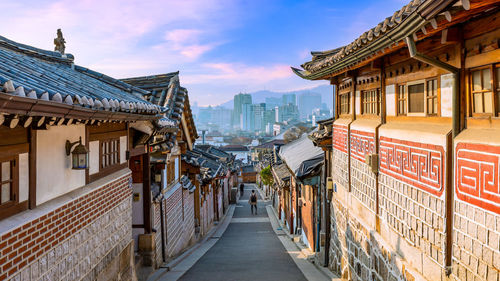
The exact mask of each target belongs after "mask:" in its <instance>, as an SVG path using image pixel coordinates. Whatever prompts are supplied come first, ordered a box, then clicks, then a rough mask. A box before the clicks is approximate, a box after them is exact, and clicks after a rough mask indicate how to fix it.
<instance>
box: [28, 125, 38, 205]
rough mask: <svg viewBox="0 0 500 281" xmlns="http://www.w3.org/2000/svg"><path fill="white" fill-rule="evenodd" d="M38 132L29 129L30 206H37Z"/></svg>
mask: <svg viewBox="0 0 500 281" xmlns="http://www.w3.org/2000/svg"><path fill="white" fill-rule="evenodd" d="M36 134H37V131H36V130H34V129H33V128H31V129H30V130H29V156H28V157H29V195H28V201H29V203H28V204H29V208H30V209H34V208H35V207H36V148H37V146H36Z"/></svg>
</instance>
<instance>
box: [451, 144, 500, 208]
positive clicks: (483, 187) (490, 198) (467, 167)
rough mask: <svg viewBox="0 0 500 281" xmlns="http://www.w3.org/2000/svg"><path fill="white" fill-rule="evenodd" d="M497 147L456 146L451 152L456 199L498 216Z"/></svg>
mask: <svg viewBox="0 0 500 281" xmlns="http://www.w3.org/2000/svg"><path fill="white" fill-rule="evenodd" d="M499 162H500V147H499V146H490V145H483V144H469V143H459V144H457V147H456V153H455V163H456V164H455V191H456V193H457V197H458V198H459V199H460V200H463V201H466V202H469V203H471V204H473V205H476V206H478V207H481V208H483V209H486V210H489V211H492V212H495V213H500V183H499V179H498V177H499V173H500V171H499V169H500V165H499Z"/></svg>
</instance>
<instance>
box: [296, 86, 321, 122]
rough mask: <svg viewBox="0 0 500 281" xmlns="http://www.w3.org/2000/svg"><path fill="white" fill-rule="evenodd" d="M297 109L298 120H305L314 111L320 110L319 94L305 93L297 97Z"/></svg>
mask: <svg viewBox="0 0 500 281" xmlns="http://www.w3.org/2000/svg"><path fill="white" fill-rule="evenodd" d="M298 108H299V112H300V119H302V120H304V119H307V117H308V116H309V115H311V114H312V111H313V110H314V109H316V108H321V94H318V93H311V92H306V93H303V94H301V95H299V98H298Z"/></svg>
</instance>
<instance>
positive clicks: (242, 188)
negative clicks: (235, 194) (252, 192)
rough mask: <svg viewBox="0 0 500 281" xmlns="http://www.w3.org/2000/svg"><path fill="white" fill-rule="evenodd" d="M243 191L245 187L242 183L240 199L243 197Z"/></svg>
mask: <svg viewBox="0 0 500 281" xmlns="http://www.w3.org/2000/svg"><path fill="white" fill-rule="evenodd" d="M244 190H245V185H244V184H243V183H240V197H242V196H243V191H244Z"/></svg>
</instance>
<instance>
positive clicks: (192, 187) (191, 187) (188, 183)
mask: <svg viewBox="0 0 500 281" xmlns="http://www.w3.org/2000/svg"><path fill="white" fill-rule="evenodd" d="M180 182H181V183H182V187H183V188H184V189H187V190H189V192H190V193H193V192H194V191H195V190H196V185H194V184H193V183H192V182H191V180H190V179H189V178H188V177H187V176H185V175H183V176H182V177H181V179H180Z"/></svg>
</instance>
